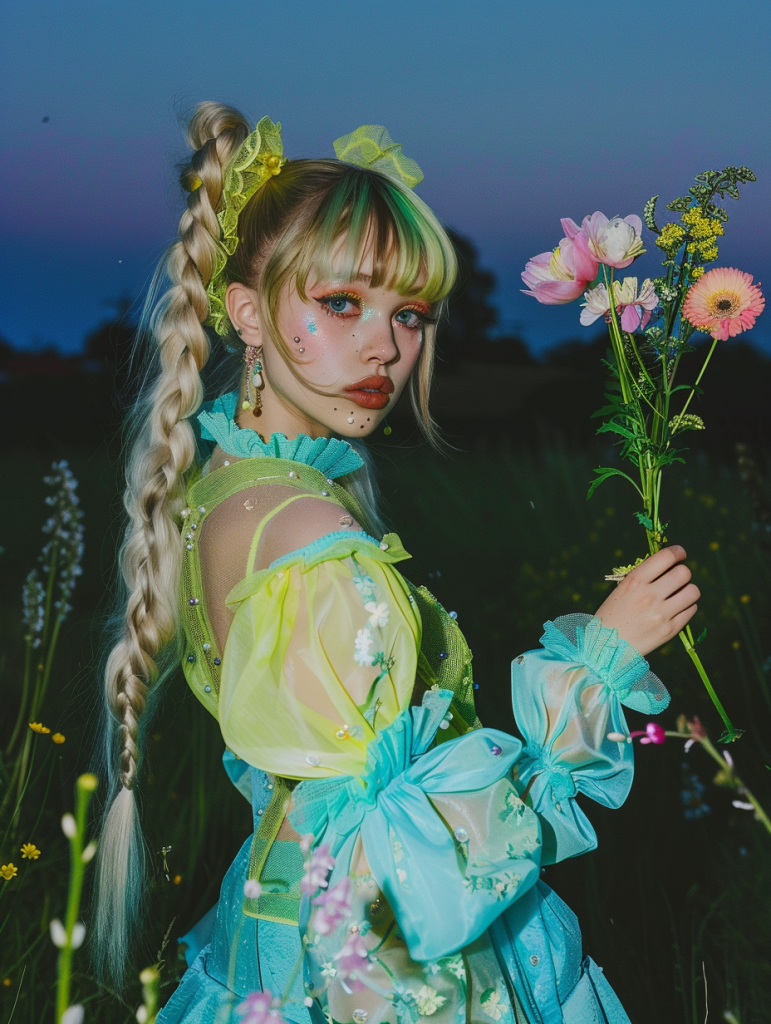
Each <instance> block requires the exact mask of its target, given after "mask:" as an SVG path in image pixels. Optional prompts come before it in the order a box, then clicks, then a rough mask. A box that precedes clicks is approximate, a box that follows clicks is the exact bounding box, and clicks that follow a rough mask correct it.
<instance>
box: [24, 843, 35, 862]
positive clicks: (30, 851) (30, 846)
mask: <svg viewBox="0 0 771 1024" xmlns="http://www.w3.org/2000/svg"><path fill="white" fill-rule="evenodd" d="M21 855H22V857H24V858H25V859H26V860H37V859H38V857H39V856H40V850H38V848H37V846H35V844H34V843H25V844H24V846H22V848H21Z"/></svg>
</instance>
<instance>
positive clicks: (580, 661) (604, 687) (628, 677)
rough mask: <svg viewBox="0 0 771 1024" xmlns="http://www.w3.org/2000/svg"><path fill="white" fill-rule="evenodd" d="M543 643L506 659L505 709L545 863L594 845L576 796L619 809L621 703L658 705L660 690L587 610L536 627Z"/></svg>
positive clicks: (625, 770)
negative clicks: (508, 699)
mask: <svg viewBox="0 0 771 1024" xmlns="http://www.w3.org/2000/svg"><path fill="white" fill-rule="evenodd" d="M544 630H545V632H544V635H543V636H542V637H541V644H542V645H543V649H542V650H540V651H529V652H528V653H527V654H521V655H520V656H519V657H518V658H516V659H515V660H514V662H513V663H512V671H511V693H512V704H513V708H514V715H515V717H516V719H517V724H518V726H519V729H520V732H521V733H522V735H523V737H524V741H525V747H524V751H523V757H522V758H521V760H520V761H519V764H518V778H519V784H520V787H522V791H524V789H527V792H528V794H529V797H530V801H532V807H533V810H535V811H536V813H537V814H538V816H539V818H540V820H541V830H542V840H543V851H542V857H541V862H542V863H543V864H554V863H556V862H557V861H560V860H565V859H566V858H567V857H576V856H578V855H579V854H581V853H585V852H586V851H587V850H593V849H594V848H595V847H596V845H597V837H596V835H595V832H594V829H593V828H592V826H591V823H590V822H589V819H588V818H587V817H586V815H585V814H584V812H583V810H582V809H581V808H580V807H579V805H578V803H577V801H576V796H577V795H578V793H583V794H585V795H586V796H590V797H591V798H592V799H593V800H596V801H597V803H599V804H602V805H603V806H605V807H620V805H621V804H622V803H623V802H624V800H625V799H626V797H627V794H628V793H629V788H630V786H631V784H632V774H633V753H632V746H631V744H630V743H627V742H625V741H618V740H615V739H609V738H608V734H609V733H611V734H612V733H616V734H618V735H621V736H624V737H626V736H628V734H629V731H628V729H627V724H626V720H625V718H624V712H623V709H622V705H626V706H627V707H631V708H633V709H635V710H637V711H642V712H644V713H645V714H655V713H656V712H658V711H663V710H664V708H666V706H667V705H668V703H669V694H668V693H667V691H666V689H665V687H664V685H663V684H662V682H661V681H660V680H659V679H658V678H657V676H655V675H654V674H653V673H652V672H651V671H650V669H649V668H648V663H647V661H646V660H645V659H644V658H643V657H642V655H640V654H639V653H638V652H637V651H636V650H635V648H634V647H632V646H631V645H630V644H628V643H627V642H626V641H625V640H622V639H621V638H620V637H619V635H618V632H617V631H616V630H615V629H607V628H605V627H604V626H603V625H602V623H601V622H600V620H599V619H598V618H596V617H592V616H591V615H564V616H561V617H560V618H558V619H556V620H555V621H554V622H547V623H546V624H545V625H544Z"/></svg>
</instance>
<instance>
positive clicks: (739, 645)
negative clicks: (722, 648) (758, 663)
mask: <svg viewBox="0 0 771 1024" xmlns="http://www.w3.org/2000/svg"><path fill="white" fill-rule="evenodd" d="M731 647H733V649H734V650H735V651H738V650H739V648H740V647H741V641H740V640H734V642H733V643H732V644H731Z"/></svg>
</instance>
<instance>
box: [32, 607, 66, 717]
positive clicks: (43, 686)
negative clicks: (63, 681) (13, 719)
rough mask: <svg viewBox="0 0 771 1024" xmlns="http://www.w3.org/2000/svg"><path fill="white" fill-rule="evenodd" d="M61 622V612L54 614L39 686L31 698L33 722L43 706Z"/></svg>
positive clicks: (39, 677)
mask: <svg viewBox="0 0 771 1024" xmlns="http://www.w3.org/2000/svg"><path fill="white" fill-rule="evenodd" d="M62 622H63V618H62V616H61V614H60V615H57V616H56V621H55V622H54V628H53V633H52V634H51V642H50V644H49V645H48V651H47V652H46V659H45V662H44V663H43V664H44V668H43V672H42V675H39V676H38V679H39V686H37V687H36V692H35V696H34V698H33V704H32V721H33V722H34V721H35V716H36V715H37V714H38V712H39V711H40V709H41V707H42V706H43V701H44V700H45V696H46V691H47V690H48V681H49V679H50V678H51V666H52V665H53V660H54V654H55V652H56V643H57V641H58V639H59V630H60V629H61V625H62Z"/></svg>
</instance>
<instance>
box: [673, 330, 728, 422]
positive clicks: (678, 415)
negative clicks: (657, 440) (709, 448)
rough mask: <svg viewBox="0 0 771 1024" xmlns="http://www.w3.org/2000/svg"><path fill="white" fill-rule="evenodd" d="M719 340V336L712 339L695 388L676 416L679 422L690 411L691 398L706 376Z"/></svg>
mask: <svg viewBox="0 0 771 1024" xmlns="http://www.w3.org/2000/svg"><path fill="white" fill-rule="evenodd" d="M717 341H718V339H717V338H713V339H712V345H711V347H710V350H709V352H708V353H707V358H706V359H705V360H704V365H703V366H702V368H701V370H700V371H699V376H698V377H697V378H696V383H695V384H694V385H693V389H692V390H691V393H690V394H689V395H688V398H687V399H686V402H685V405H684V406H683V408H682V409H681V410H680V412H679V413H678V414H677V416H676V417H675V420H676V422H677V423H680V422H681V421H682V418H683V416H685V414H686V412H687V411H688V406H689V405H690V404H691V399H692V398H693V396H694V395H695V394H696V388H697V387H698V386H699V382H700V381H701V378H702V377H703V376H704V371H705V370H706V369H707V363H708V362H709V361H710V359H711V358H712V353H713V352H714V351H715V348H716V346H717Z"/></svg>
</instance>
